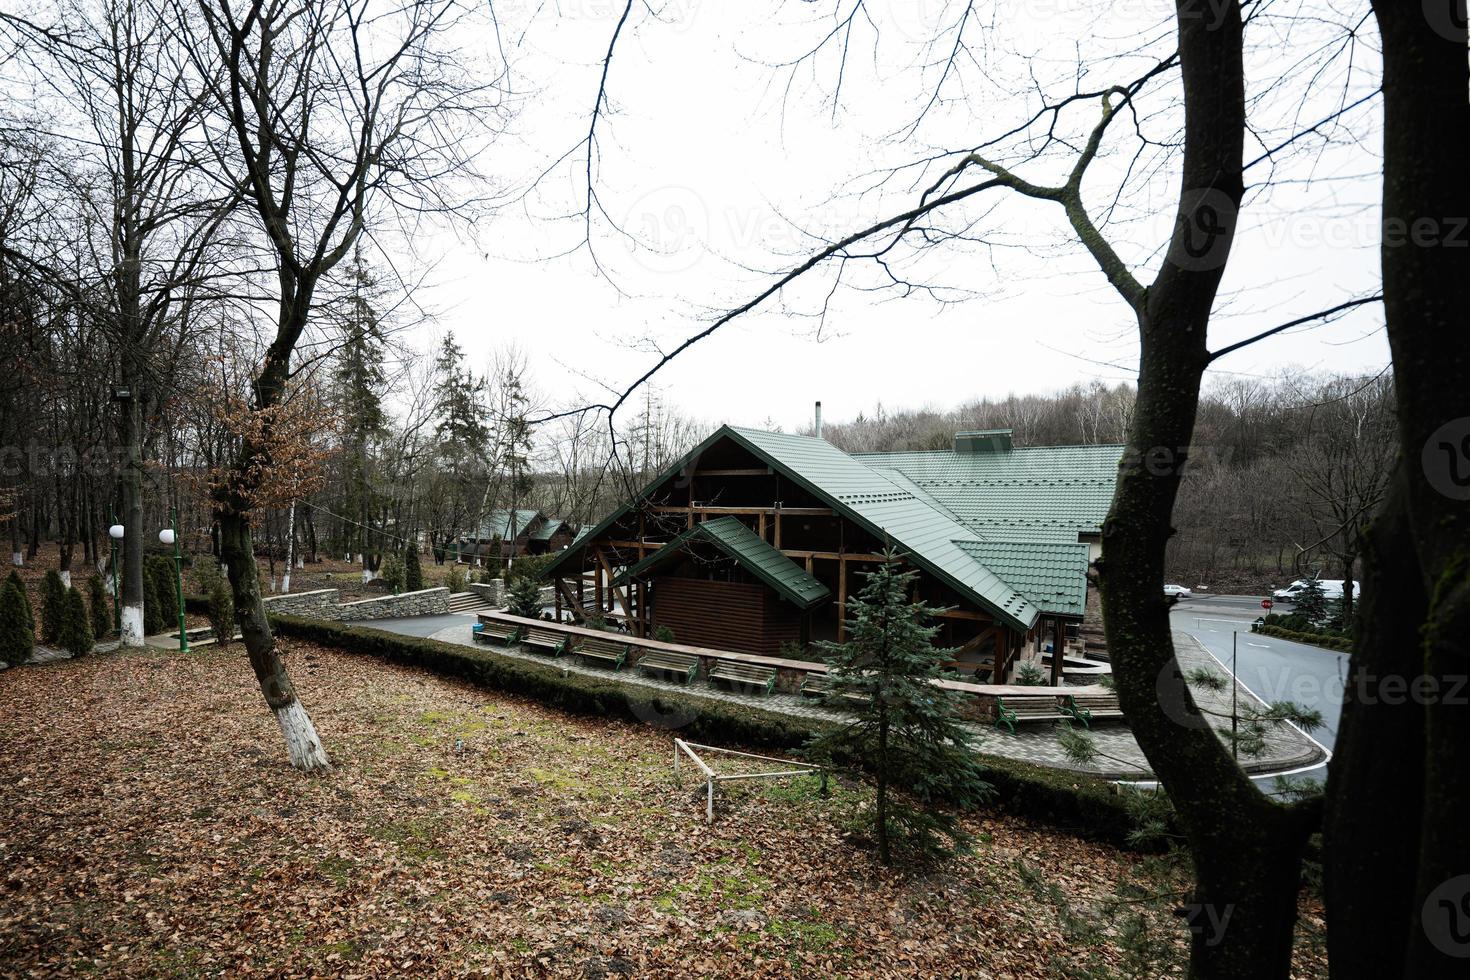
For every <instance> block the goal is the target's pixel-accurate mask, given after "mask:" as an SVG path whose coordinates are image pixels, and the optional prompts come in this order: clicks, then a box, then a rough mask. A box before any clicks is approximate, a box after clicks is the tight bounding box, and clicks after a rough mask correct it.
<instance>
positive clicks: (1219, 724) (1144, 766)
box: [356, 616, 1327, 780]
mask: <svg viewBox="0 0 1470 980" xmlns="http://www.w3.org/2000/svg"><path fill="white" fill-rule="evenodd" d="M447 619H454V620H457V621H456V622H452V623H449V624H447V625H443V626H441V627H440V628H438V629H435V630H432V631H429V630H428V629H426V627H428V626H430V625H438V624H439V623H441V622H443V621H444V620H447ZM426 620H434V621H436V622H435V623H433V624H430V623H428V622H426ZM474 622H475V617H474V616H456V617H443V616H435V617H417V618H415V619H403V620H376V621H372V622H364V623H359V624H356V625H360V626H371V627H374V628H377V629H382V630H387V631H389V632H394V633H402V634H405V635H409V636H428V637H429V638H430V639H434V640H442V641H444V642H446V643H457V644H460V645H461V646H478V648H479V649H481V650H483V651H486V652H490V653H494V654H496V655H499V656H504V657H507V658H510V659H514V660H525V661H527V662H531V663H540V664H545V663H548V662H549V661H548V659H547V658H546V657H545V656H544V655H539V654H532V653H527V652H524V651H523V650H521V649H520V648H516V649H512V650H505V649H503V648H500V647H492V646H487V645H484V644H478V645H477V644H475V643H474V641H473V640H472V639H470V626H471V624H473V623H474ZM1174 644H1175V650H1176V655H1177V657H1178V659H1179V663H1180V667H1181V669H1182V670H1183V671H1184V673H1185V674H1186V676H1187V675H1188V674H1189V673H1190V672H1191V671H1193V670H1196V669H1198V668H1206V669H1209V670H1211V671H1212V672H1213V673H1215V674H1217V675H1218V676H1219V677H1220V678H1221V679H1222V680H1226V679H1228V677H1229V672H1228V671H1226V670H1224V669H1222V668H1221V665H1220V664H1219V663H1218V662H1217V661H1216V660H1215V658H1213V657H1211V656H1210V654H1209V652H1208V651H1207V650H1206V649H1205V648H1204V647H1203V646H1202V645H1200V644H1199V643H1198V642H1197V641H1196V640H1195V639H1194V638H1193V637H1191V636H1189V635H1188V634H1186V633H1183V632H1178V631H1176V632H1175V634H1174ZM555 663H556V664H557V665H558V666H559V667H561V668H562V669H563V670H565V671H567V672H568V673H575V674H586V675H589V676H595V677H600V678H603V679H607V678H609V677H612V676H615V678H616V680H617V681H618V682H619V683H620V684H623V685H625V686H627V687H629V688H646V689H650V690H655V691H678V692H679V693H681V694H684V695H686V696H689V697H696V698H703V699H707V700H710V701H722V702H727V703H733V704H741V705H745V706H748V707H752V708H759V709H762V710H765V711H775V712H779V713H782V714H786V715H790V716H792V717H796V718H810V719H813V720H822V721H841V720H842V719H843V717H845V716H844V715H842V714H841V713H839V712H834V711H830V710H827V709H825V708H822V707H819V706H818V705H817V704H816V703H814V702H813V701H811V700H808V699H805V698H802V697H801V696H799V695H794V694H772V695H770V696H768V697H766V696H759V695H744V694H737V693H735V692H732V691H726V690H723V689H721V688H717V687H713V686H711V685H708V684H705V683H695V684H692V685H689V686H687V687H686V686H685V685H683V684H680V683H677V682H675V681H665V680H659V679H655V678H650V677H645V676H643V675H642V674H641V673H639V672H638V671H632V670H630V671H620V672H618V673H617V674H616V675H609V674H608V672H607V671H606V670H604V669H601V668H597V667H589V666H586V665H584V664H582V663H581V662H580V661H578V660H577V659H576V658H574V657H564V658H561V659H559V660H557V661H555ZM1191 690H1192V691H1193V693H1194V696H1195V700H1196V703H1197V704H1199V705H1200V707H1201V709H1202V710H1204V711H1207V712H1213V713H1214V717H1212V719H1211V720H1212V722H1213V724H1214V726H1215V728H1216V730H1217V731H1220V732H1223V733H1228V732H1229V729H1230V701H1231V691H1230V685H1229V683H1228V682H1227V683H1225V685H1224V688H1223V690H1219V691H1216V690H1212V689H1210V688H1209V687H1207V686H1202V685H1191ZM1236 694H1237V697H1238V698H1239V700H1240V703H1241V704H1242V705H1243V704H1246V703H1248V702H1250V701H1255V702H1256V703H1258V704H1259V703H1261V702H1260V699H1259V698H1256V697H1255V695H1254V694H1252V693H1251V692H1250V691H1249V690H1248V689H1247V688H1246V687H1245V686H1244V685H1243V684H1240V683H1239V682H1238V681H1237V682H1236ZM971 730H972V732H973V733H974V735H975V747H976V749H977V750H978V751H980V752H982V753H985V754H987V755H994V756H1000V757H1002V758H1007V759H1016V760H1018V761H1022V762H1030V763H1034V764H1037V765H1042V766H1047V767H1049V768H1054V769H1062V770H1067V771H1071V772H1085V773H1089V774H1092V775H1097V776H1101V777H1103V778H1106V779H1120V780H1148V779H1151V778H1152V777H1153V773H1152V771H1151V770H1150V769H1149V766H1148V761H1147V760H1146V759H1145V758H1144V755H1143V750H1142V749H1140V748H1139V746H1138V742H1137V741H1136V740H1135V739H1134V738H1133V733H1132V732H1131V731H1129V729H1128V727H1127V725H1126V724H1123V723H1122V722H1119V721H1100V722H1098V723H1097V724H1096V726H1095V727H1094V728H1093V730H1092V741H1093V744H1094V747H1095V749H1096V752H1097V755H1096V758H1095V759H1093V760H1092V761H1091V762H1088V763H1078V762H1075V761H1073V760H1072V759H1071V758H1070V757H1069V756H1068V755H1067V753H1066V751H1065V750H1064V749H1063V748H1062V745H1061V742H1060V740H1059V739H1058V737H1057V733H1056V728H1055V726H1053V725H1050V724H1031V725H1026V726H1024V727H1021V728H1019V729H1018V733H1017V734H1016V735H1011V734H1010V733H1009V732H1006V731H1002V730H998V729H995V728H991V727H988V726H982V725H974V726H971ZM1221 738H1222V741H1224V742H1225V744H1227V745H1228V744H1229V742H1228V740H1226V739H1225V736H1224V735H1223V734H1222V736H1221ZM1326 758H1327V752H1326V750H1324V749H1323V748H1322V746H1321V745H1319V744H1317V742H1316V741H1314V740H1313V739H1311V738H1309V737H1308V736H1306V735H1304V734H1303V733H1302V732H1300V731H1298V730H1297V729H1296V728H1293V727H1292V726H1291V725H1288V724H1277V725H1274V726H1272V727H1271V729H1270V730H1269V732H1268V734H1267V736H1266V738H1265V747H1264V750H1263V751H1262V752H1261V753H1260V754H1259V755H1258V756H1255V757H1243V758H1242V759H1241V767H1242V768H1243V769H1245V771H1246V772H1249V773H1251V774H1252V775H1270V774H1275V773H1286V772H1293V771H1296V770H1300V769H1304V768H1307V767H1311V766H1317V765H1320V764H1321V763H1322V762H1324V761H1325V760H1326Z"/></svg>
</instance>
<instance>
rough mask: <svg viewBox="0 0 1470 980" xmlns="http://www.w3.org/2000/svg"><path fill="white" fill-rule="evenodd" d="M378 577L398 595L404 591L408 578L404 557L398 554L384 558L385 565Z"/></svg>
mask: <svg viewBox="0 0 1470 980" xmlns="http://www.w3.org/2000/svg"><path fill="white" fill-rule="evenodd" d="M378 577H379V578H381V579H382V580H383V584H384V585H386V586H387V587H388V590H389V591H390V592H392V593H393V594H394V595H398V594H399V593H400V592H402V591H403V587H404V583H405V581H406V579H407V573H406V572H405V570H404V567H403V559H402V558H399V557H398V556H397V555H389V556H388V557H386V558H384V559H383V567H382V568H381V569H380V570H379V572H378Z"/></svg>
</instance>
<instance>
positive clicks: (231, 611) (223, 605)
mask: <svg viewBox="0 0 1470 980" xmlns="http://www.w3.org/2000/svg"><path fill="white" fill-rule="evenodd" d="M209 627H210V629H211V630H213V631H214V640H215V642H216V643H218V644H219V645H220V646H222V647H226V646H229V645H230V643H231V642H232V641H233V640H234V638H235V601H234V599H233V598H231V596H230V583H229V582H227V581H225V577H224V576H223V575H216V576H215V577H214V581H213V582H212V583H211V585H210V587H209Z"/></svg>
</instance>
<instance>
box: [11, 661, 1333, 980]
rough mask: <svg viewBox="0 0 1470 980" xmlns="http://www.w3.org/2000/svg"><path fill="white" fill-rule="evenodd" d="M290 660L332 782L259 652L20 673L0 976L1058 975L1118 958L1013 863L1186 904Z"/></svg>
mask: <svg viewBox="0 0 1470 980" xmlns="http://www.w3.org/2000/svg"><path fill="white" fill-rule="evenodd" d="M291 652H292V657H291V660H290V663H291V665H292V666H291V670H292V674H293V680H294V681H295V682H296V685H297V688H298V691H299V693H300V695H301V697H302V700H303V703H304V704H305V705H306V706H307V708H308V709H309V710H310V712H311V714H312V717H313V720H314V721H315V723H316V725H317V729H318V731H319V732H320V733H321V736H322V738H323V740H324V743H325V745H326V746H327V749H328V752H329V754H330V755H331V757H332V761H333V764H334V767H335V768H334V769H333V770H332V771H331V772H330V773H328V774H326V775H323V776H316V777H307V776H303V775H300V774H298V773H296V772H294V771H292V770H291V769H290V768H289V767H288V766H287V765H286V762H285V750H284V746H283V745H282V744H281V741H280V733H279V731H278V730H277V728H276V725H275V722H274V720H273V719H272V718H271V716H270V715H269V713H268V712H267V711H266V710H265V707H264V705H263V704H262V702H261V699H260V695H259V693H258V691H257V690H256V689H255V685H254V681H253V678H252V676H251V673H250V671H249V669H248V666H247V665H246V663H245V660H244V654H243V649H242V648H240V647H239V646H235V647H232V648H230V649H227V650H223V651H221V650H218V649H217V648H209V647H206V648H204V649H202V650H201V651H199V652H197V653H195V654H192V655H188V656H180V655H178V654H176V653H166V652H156V651H149V652H143V653H136V654H123V655H116V656H109V657H89V658H84V659H82V660H79V661H71V662H66V663H60V664H55V665H51V666H47V667H39V668H25V669H21V670H13V671H8V672H6V673H5V674H3V675H0V702H3V704H4V706H5V712H4V715H3V718H0V788H3V789H0V974H7V975H8V974H29V975H48V974H49V975H59V974H71V973H75V972H80V971H82V970H90V971H92V972H97V973H100V974H103V975H108V976H149V977H152V976H186V975H187V976H193V975H218V974H224V973H229V974H232V975H244V976H273V977H310V976H342V977H384V976H403V975H415V976H418V975H434V976H473V975H488V976H513V977H514V976H589V977H592V976H603V977H617V976H665V977H685V976H690V975H706V974H711V975H712V974H719V975H723V976H731V975H749V976H793V975H796V976H827V975H834V974H865V975H878V976H897V975H913V974H926V975H946V976H956V975H970V976H983V977H995V978H1005V977H1039V976H1050V975H1057V971H1058V969H1059V968H1060V966H1061V965H1065V964H1075V965H1080V964H1083V963H1088V964H1093V965H1096V964H1097V963H1099V962H1102V963H1121V962H1123V960H1122V956H1121V954H1120V953H1119V952H1118V950H1117V949H1116V948H1114V946H1113V943H1114V938H1112V937H1104V938H1102V939H1100V940H1099V941H1098V942H1096V943H1093V944H1092V945H1090V946H1089V947H1088V948H1086V949H1082V948H1078V947H1077V945H1076V944H1075V943H1073V942H1071V941H1069V940H1068V939H1067V937H1066V936H1065V935H1064V931H1063V929H1062V928H1061V926H1060V925H1059V924H1058V917H1057V915H1056V914H1055V912H1054V910H1053V909H1051V908H1049V907H1048V906H1047V904H1046V903H1045V902H1043V901H1039V900H1038V899H1037V898H1036V896H1035V895H1033V894H1032V893H1031V892H1029V891H1028V890H1027V888H1026V886H1025V885H1024V883H1023V882H1022V880H1021V875H1020V874H1019V873H1018V872H1017V870H1016V866H1015V862H1016V859H1017V858H1023V859H1024V860H1025V862H1026V863H1027V865H1028V866H1029V867H1030V868H1031V869H1033V870H1034V872H1035V873H1036V874H1038V875H1040V876H1041V877H1042V878H1043V879H1044V880H1045V881H1047V882H1050V883H1051V884H1054V885H1055V886H1056V888H1057V889H1058V890H1059V893H1060V894H1063V895H1065V896H1066V898H1067V900H1068V901H1070V902H1072V903H1074V905H1075V906H1076V907H1077V908H1083V909H1085V908H1092V907H1096V906H1097V904H1098V903H1101V902H1103V901H1106V900H1107V899H1108V898H1110V897H1112V896H1114V895H1115V894H1116V893H1117V891H1118V889H1119V888H1121V887H1123V886H1124V885H1127V884H1136V885H1137V886H1138V887H1141V888H1157V886H1158V883H1159V880H1160V877H1161V876H1162V877H1163V878H1164V879H1166V880H1168V881H1170V882H1171V883H1172V884H1173V885H1174V886H1179V885H1181V884H1182V883H1183V879H1182V877H1180V871H1179V869H1178V868H1176V867H1165V868H1163V869H1162V870H1161V869H1160V868H1158V867H1151V868H1145V867H1144V866H1143V865H1142V863H1141V862H1140V861H1139V859H1137V858H1136V857H1134V856H1131V855H1127V854H1123V853H1120V852H1117V851H1114V850H1112V849H1110V848H1106V847H1101V846H1095V845H1091V844H1087V843H1084V842H1080V841H1078V840H1076V839H1074V838H1069V837H1066V836H1064V835H1061V834H1059V833H1057V832H1055V831H1053V830H1049V829H1046V828H1041V827H1036V826H1033V825H1030V824H1028V823H1026V822H1024V821H1020V820H1016V819H1012V818H1009V817H981V818H978V819H976V820H974V821H972V826H971V829H972V831H973V832H975V833H976V834H977V835H979V838H980V840H981V841H982V842H983V843H982V844H981V845H980V847H979V849H978V851H977V853H976V854H975V855H974V856H972V857H968V858H964V859H960V860H957V861H955V862H953V863H951V864H950V865H948V866H946V867H944V868H941V869H937V870H933V871H930V872H928V873H921V874H904V873H901V872H894V871H887V870H884V869H881V868H878V867H877V866H875V865H874V864H873V863H872V861H871V860H870V858H869V857H868V855H867V854H866V853H865V852H863V851H861V850H857V849H855V848H854V847H853V846H852V845H851V843H850V842H849V837H848V830H847V827H846V826H845V824H844V807H848V808H851V807H853V806H855V805H858V804H859V803H861V794H860V793H858V792H856V791H853V790H851V789H848V790H842V791H839V792H838V793H837V794H836V795H834V797H832V798H831V799H823V798H821V797H819V796H817V795H816V794H815V792H814V791H811V789H810V787H809V786H808V787H807V788H803V787H802V786H801V785H800V781H790V782H788V781H779V782H769V783H765V782H763V783H759V784H744V783H741V784H729V785H730V786H732V787H735V788H732V789H731V790H730V791H729V792H723V791H722V796H721V800H720V804H719V815H718V818H717V821H716V823H715V824H714V826H712V827H707V826H706V825H705V824H704V821H703V805H702V790H703V786H702V784H695V783H694V782H693V781H692V780H690V781H688V782H686V783H685V785H684V786H682V787H679V786H676V785H675V784H674V782H673V781H672V779H671V765H670V759H671V756H670V752H671V748H670V744H669V736H668V734H667V733H664V732H658V731H655V730H652V729H648V728H640V727H635V726H632V725H627V724H623V723H617V722H608V721H601V720H597V719H585V718H575V717H571V716H567V715H563V714H560V713H558V712H555V711H552V710H550V709H547V708H544V707H541V706H539V705H536V704H532V703H529V702H526V701H523V700H519V699H515V698H508V697H503V696H499V695H496V694H492V693H488V692H485V691H482V690H478V689H476V688H474V687H472V686H470V685H467V684H462V683H456V682H451V681H446V680H442V679H439V678H435V677H432V676H429V675H426V674H423V673H420V672H415V671H412V670H408V669H404V668H399V667H395V666H391V665H387V664H383V663H380V662H377V661H373V660H369V659H366V658H361V657H354V656H350V655H346V654H343V653H339V652H336V651H332V650H326V649H318V648H311V647H308V646H306V645H303V644H295V645H294V647H293V649H292V651H291ZM807 782H808V783H810V782H812V781H811V780H808V781H807ZM1152 925H1153V927H1154V930H1155V932H1154V936H1155V939H1156V940H1157V941H1159V942H1165V943H1168V944H1171V945H1172V946H1174V947H1175V948H1182V946H1183V943H1184V941H1185V939H1186V938H1187V935H1186V934H1185V933H1184V932H1183V931H1182V928H1181V927H1180V926H1179V924H1178V923H1177V922H1176V921H1174V920H1173V919H1172V917H1171V916H1169V915H1168V909H1167V908H1160V909H1159V910H1158V912H1157V915H1156V916H1155V919H1154V920H1153V922H1152ZM1303 962H1304V969H1305V970H1306V972H1302V973H1301V974H1300V975H1302V976H1314V975H1323V973H1325V971H1323V973H1318V972H1316V968H1315V965H1314V964H1315V963H1316V960H1315V959H1312V958H1311V957H1307V958H1305V959H1304V961H1303ZM1099 975H1106V974H1099ZM1123 975H1126V974H1123Z"/></svg>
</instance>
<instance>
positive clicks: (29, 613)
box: [5, 568, 36, 642]
mask: <svg viewBox="0 0 1470 980" xmlns="http://www.w3.org/2000/svg"><path fill="white" fill-rule="evenodd" d="M5 581H6V582H9V583H10V584H12V585H14V586H15V590H16V591H17V592H19V593H20V597H21V599H22V600H24V601H23V602H22V605H23V606H24V607H25V614H26V628H27V629H29V630H30V631H31V637H32V641H33V642H34V639H35V635H36V611H35V610H34V609H32V608H31V599H30V593H28V592H27V591H26V584H25V582H24V581H22V579H21V577H20V573H19V572H17V571H16V570H15V569H13V568H12V569H11V570H10V574H9V575H8V576H6V578H5Z"/></svg>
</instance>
